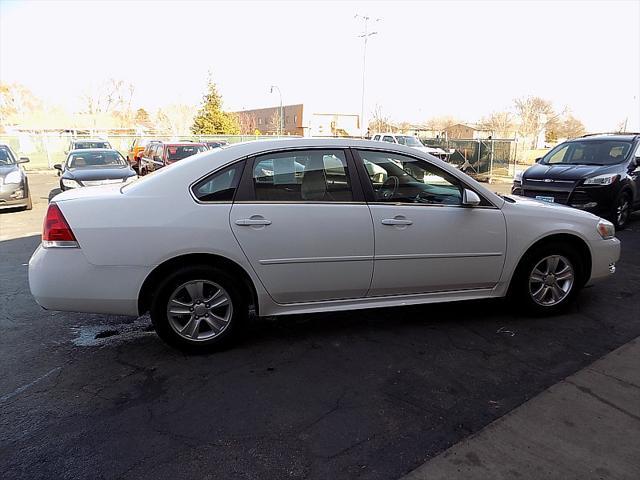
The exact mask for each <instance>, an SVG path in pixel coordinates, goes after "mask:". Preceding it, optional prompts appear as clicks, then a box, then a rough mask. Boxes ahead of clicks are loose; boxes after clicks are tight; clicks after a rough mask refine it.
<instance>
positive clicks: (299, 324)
mask: <svg viewBox="0 0 640 480" xmlns="http://www.w3.org/2000/svg"><path fill="white" fill-rule="evenodd" d="M30 178H31V186H32V190H33V192H34V193H35V195H36V198H35V205H34V209H33V211H31V212H13V211H10V212H2V213H0V282H2V288H1V289H0V329H1V330H0V364H1V365H2V369H1V370H0V371H1V372H2V374H1V375H0V431H1V432H2V435H1V436H0V465H2V472H3V473H2V477H3V478H7V479H13V478H16V479H18V478H24V479H37V478H105V479H115V478H150V479H164V478H167V479H169V478H171V479H178V478H202V479H206V478H211V479H214V478H274V479H275V478H283V477H287V478H363V479H394V478H398V477H400V476H402V475H403V474H406V473H407V472H409V471H410V470H412V469H413V468H415V467H417V466H418V465H420V464H421V463H423V462H424V461H426V460H428V459H429V458H432V457H433V456H435V455H436V454H438V453H439V452H441V451H443V450H444V449H445V448H447V447H449V446H451V445H453V444H455V443H456V442H458V441H460V440H461V439H463V438H465V437H468V436H469V435H471V434H473V433H474V432H477V431H478V430H479V429H481V428H482V427H483V426H485V425H487V424H488V423H490V422H491V421H493V420H495V419H496V418H498V417H500V416H502V415H504V414H505V413H507V412H509V411H510V410H512V409H513V408H514V407H516V406H518V405H520V404H522V403H523V402H524V401H526V400H527V399H529V398H531V397H533V396H535V395H537V394H538V393H540V392H541V391H543V390H544V389H545V388H547V387H549V386H551V385H553V384H554V383H556V382H558V381H559V380H561V379H563V378H565V377H567V376H568V375H570V374H572V373H574V372H576V371H577V370H579V369H580V368H582V367H584V366H586V365H588V364H590V363H592V362H593V361H595V360H596V359H597V358H599V357H601V356H602V355H604V354H606V353H608V352H610V351H611V350H613V349H615V348H617V347H619V346H621V345H623V344H625V343H626V342H628V341H630V340H632V339H633V338H635V337H637V336H639V335H640V302H639V300H640V288H639V287H640V215H638V214H637V213H636V214H635V217H634V220H633V221H632V223H631V224H630V227H629V228H628V230H625V231H623V232H620V233H619V234H618V237H619V238H620V239H621V240H622V258H621V261H620V262H619V264H618V272H617V273H616V275H615V276H614V277H613V278H612V279H611V280H610V281H608V282H605V283H602V284H599V285H597V286H594V287H592V288H589V289H586V290H584V291H583V292H582V294H581V295H580V297H579V300H578V303H577V305H576V306H575V307H574V308H573V309H572V310H571V311H570V312H569V313H567V314H564V315H561V316H557V317H551V318H531V317H528V316H527V315H526V312H521V311H519V310H518V308H517V306H514V305H511V304H508V303H506V302H502V301H491V302H467V303H457V304H445V305H437V306H434V305H428V306H420V307H406V308H394V309H377V310H364V311H357V312H352V313H339V314H336V313H332V314H318V315H306V316H295V317H293V316H292V317H283V318H279V319H275V318H266V319H260V320H257V319H254V321H253V322H252V323H251V325H250V328H249V329H248V332H247V334H246V335H245V337H244V338H243V340H242V341H241V343H240V344H238V345H236V346H235V348H233V349H230V350H227V351H223V352H219V353H215V354H210V355H200V356H187V355H183V354H181V353H179V352H177V351H175V350H172V349H170V348H169V347H167V346H165V344H164V343H162V342H161V341H160V340H159V339H158V338H157V337H156V335H155V333H154V332H153V331H152V329H151V325H150V321H149V319H148V317H142V318H140V319H132V318H128V317H117V316H105V315H88V314H70V313H61V312H47V311H44V310H42V309H40V308H39V307H38V306H37V305H36V304H35V302H34V301H33V299H32V298H31V295H30V293H29V289H28V285H27V266H26V264H27V262H28V260H29V257H30V256H31V253H32V252H33V250H34V249H35V248H36V246H37V245H38V243H39V241H40V239H39V231H40V226H41V221H42V216H43V214H44V209H45V207H46V202H47V195H48V191H49V189H51V188H53V186H54V185H55V182H56V181H57V177H55V176H54V175H52V174H47V175H43V174H38V175H32V176H31V177H30ZM61 281H64V279H61Z"/></svg>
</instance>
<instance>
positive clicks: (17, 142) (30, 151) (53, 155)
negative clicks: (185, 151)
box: [0, 133, 291, 170]
mask: <svg viewBox="0 0 640 480" xmlns="http://www.w3.org/2000/svg"><path fill="white" fill-rule="evenodd" d="M83 138H94V139H95V138H100V139H101V140H107V141H108V142H109V143H110V144H111V146H112V147H113V148H115V149H116V150H118V151H119V152H120V153H121V154H122V155H123V156H124V157H126V156H127V152H128V151H129V149H130V148H131V144H132V143H133V141H134V140H136V139H138V140H139V139H141V138H144V139H149V140H165V141H193V142H203V141H216V140H225V141H227V142H229V143H238V142H247V141H256V140H257V141H259V140H273V139H274V138H291V137H290V136H287V137H278V136H274V135H180V136H173V135H144V136H136V135H94V136H89V135H72V134H66V133H61V134H51V133H19V134H12V135H0V144H7V145H9V146H10V147H11V149H12V150H13V151H14V152H15V153H16V154H17V155H18V156H22V157H29V163H27V164H25V168H26V169H27V170H46V169H49V168H53V165H55V164H56V163H62V162H64V161H65V159H66V158H67V150H68V149H69V142H70V141H71V140H73V139H78V140H81V139H83Z"/></svg>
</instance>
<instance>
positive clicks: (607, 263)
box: [587, 238, 620, 285]
mask: <svg viewBox="0 0 640 480" xmlns="http://www.w3.org/2000/svg"><path fill="white" fill-rule="evenodd" d="M618 260H620V240H618V239H617V238H610V239H609V240H602V241H597V242H594V243H591V276H590V278H589V280H588V282H587V285H593V284H594V283H597V282H599V281H601V280H604V279H606V278H609V277H610V276H611V275H613V274H614V273H615V271H616V268H615V265H616V263H617V262H618Z"/></svg>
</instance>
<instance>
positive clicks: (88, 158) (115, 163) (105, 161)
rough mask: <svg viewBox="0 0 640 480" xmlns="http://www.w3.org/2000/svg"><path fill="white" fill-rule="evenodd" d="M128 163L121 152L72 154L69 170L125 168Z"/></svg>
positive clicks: (69, 159)
mask: <svg viewBox="0 0 640 480" xmlns="http://www.w3.org/2000/svg"><path fill="white" fill-rule="evenodd" d="M125 165H126V162H125V160H124V158H123V157H122V155H120V153H119V152H86V153H72V154H71V155H69V158H68V159H67V168H71V169H73V168H87V167H88V168H95V167H124V166H125Z"/></svg>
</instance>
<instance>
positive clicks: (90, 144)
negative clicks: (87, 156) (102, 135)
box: [73, 142, 111, 150]
mask: <svg viewBox="0 0 640 480" xmlns="http://www.w3.org/2000/svg"><path fill="white" fill-rule="evenodd" d="M87 148H111V145H109V142H75V143H74V144H73V149H74V150H85V149H87Z"/></svg>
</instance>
